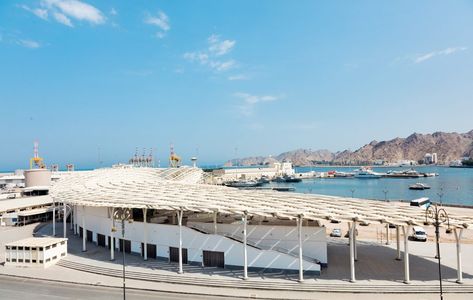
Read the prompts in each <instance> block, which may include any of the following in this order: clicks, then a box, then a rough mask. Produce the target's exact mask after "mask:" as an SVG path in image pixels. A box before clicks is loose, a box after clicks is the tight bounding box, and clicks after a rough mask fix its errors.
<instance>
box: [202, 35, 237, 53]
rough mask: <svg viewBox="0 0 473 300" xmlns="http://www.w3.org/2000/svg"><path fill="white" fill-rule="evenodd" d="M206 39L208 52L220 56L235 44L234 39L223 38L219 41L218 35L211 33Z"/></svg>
mask: <svg viewBox="0 0 473 300" xmlns="http://www.w3.org/2000/svg"><path fill="white" fill-rule="evenodd" d="M207 41H208V42H209V44H210V45H209V52H211V53H213V54H215V55H216V56H221V55H224V54H227V53H228V52H230V50H232V49H233V47H234V46H235V44H236V41H232V40H223V41H220V36H218V35H216V34H212V35H211V36H210V37H209V38H208V39H207Z"/></svg>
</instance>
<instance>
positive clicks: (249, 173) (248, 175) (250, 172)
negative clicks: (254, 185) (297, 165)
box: [212, 162, 295, 182]
mask: <svg viewBox="0 0 473 300" xmlns="http://www.w3.org/2000/svg"><path fill="white" fill-rule="evenodd" d="M212 174H213V175H214V176H216V177H219V178H220V179H221V180H222V181H223V182H225V181H230V180H238V179H248V180H250V179H259V178H261V177H262V176H266V177H269V178H273V177H277V176H293V175H294V174H295V170H294V168H293V167H292V163H290V162H283V163H279V162H276V163H273V164H272V166H271V167H247V168H224V169H218V170H214V171H213V172H212Z"/></svg>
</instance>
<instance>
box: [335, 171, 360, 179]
mask: <svg viewBox="0 0 473 300" xmlns="http://www.w3.org/2000/svg"><path fill="white" fill-rule="evenodd" d="M333 176H334V177H340V178H351V177H353V176H355V174H354V173H351V172H339V171H335V173H334V174H333Z"/></svg>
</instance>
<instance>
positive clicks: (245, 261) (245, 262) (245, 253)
mask: <svg viewBox="0 0 473 300" xmlns="http://www.w3.org/2000/svg"><path fill="white" fill-rule="evenodd" d="M247 220H248V216H247V214H246V212H245V214H244V215H243V279H245V280H246V279H248V249H247V246H246V238H247V231H246V223H247Z"/></svg>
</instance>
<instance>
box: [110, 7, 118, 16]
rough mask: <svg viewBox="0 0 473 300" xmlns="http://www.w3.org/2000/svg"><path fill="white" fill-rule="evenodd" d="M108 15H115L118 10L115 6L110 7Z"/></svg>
mask: <svg viewBox="0 0 473 300" xmlns="http://www.w3.org/2000/svg"><path fill="white" fill-rule="evenodd" d="M110 15H112V16H116V15H118V11H117V10H116V9H115V8H113V7H112V9H110Z"/></svg>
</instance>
